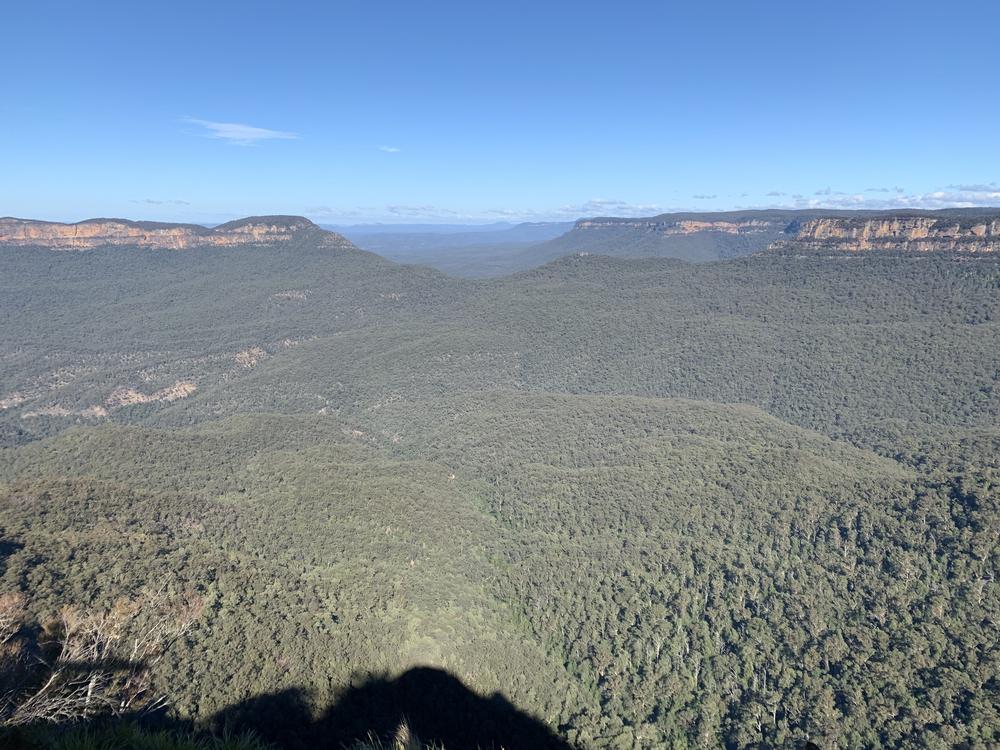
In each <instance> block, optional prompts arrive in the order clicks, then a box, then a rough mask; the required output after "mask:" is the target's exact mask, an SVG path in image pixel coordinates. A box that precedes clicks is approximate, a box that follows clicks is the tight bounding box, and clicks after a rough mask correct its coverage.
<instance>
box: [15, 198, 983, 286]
mask: <svg viewBox="0 0 1000 750" xmlns="http://www.w3.org/2000/svg"><path fill="white" fill-rule="evenodd" d="M404 228H407V229H408V230H412V229H413V227H404ZM384 229H385V231H378V229H377V227H374V226H371V225H368V226H363V227H348V228H346V229H345V230H344V231H345V233H346V234H345V235H341V234H338V233H335V232H331V231H329V230H326V229H323V228H321V227H319V226H317V225H316V224H314V223H313V222H311V221H309V220H308V219H305V218H303V217H298V216H255V217H248V218H245V219H240V220H237V221H232V222H228V223H226V224H222V225H219V226H217V227H214V228H207V227H203V226H199V225H195V224H166V223H159V222H137V221H130V220H126V219H89V220H87V221H81V222H78V223H75V224H61V223H56V222H45V221H36V220H30V219H16V218H10V217H8V218H0V244H6V245H24V246H27V245H35V246H42V247H49V248H52V249H56V250H86V249H91V248H96V247H102V246H107V245H138V246H145V247H156V248H165V249H174V250H180V249H185V248H189V247H195V246H206V245H207V246H226V247H229V246H237V245H251V244H257V245H260V244H275V243H285V242H289V241H290V240H293V239H299V240H301V239H302V238H303V237H304V236H308V237H310V238H312V237H315V238H316V239H318V240H321V241H322V243H323V244H328V245H333V246H341V247H342V246H345V245H347V244H350V243H351V242H354V243H356V244H357V245H358V246H360V247H362V248H363V249H366V250H369V251H371V252H375V253H377V254H379V255H382V256H383V257H385V258H387V259H389V260H392V261H396V262H402V263H410V264H419V265H427V266H431V267H434V268H437V269H438V270H442V271H445V272H446V273H450V274H452V275H456V276H472V277H475V276H498V275H504V274H509V273H514V272H517V271H524V270H527V269H530V268H534V267H536V266H539V265H543V264H544V263H547V262H549V261H551V260H554V259H556V258H558V257H561V256H563V255H572V254H593V255H607V256H612V257H622V258H642V257H665V258H677V259H680V260H685V261H690V262H707V261H714V260H721V259H725V258H733V257H739V256H744V255H750V254H753V253H758V252H763V251H773V252H792V253H803V252H808V253H844V252H847V253H859V252H872V251H878V252H919V253H926V252H952V253H996V252H1000V209H997V208H968V209H947V210H942V211H912V210H891V211H830V210H811V209H810V210H799V211H785V210H755V211H728V212H716V213H673V214H661V215H660V216H654V217H648V218H614V217H600V218H591V219H581V220H579V221H577V222H576V223H575V224H569V223H560V222H545V223H526V224H518V225H509V226H505V225H490V226H488V227H484V228H470V227H466V228H465V229H466V230H467V231H455V230H456V227H455V226H450V225H446V226H444V227H442V231H439V232H431V231H396V230H398V229H399V228H398V227H393V226H391V225H385V227H384Z"/></svg>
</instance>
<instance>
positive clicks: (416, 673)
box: [216, 667, 572, 750]
mask: <svg viewBox="0 0 1000 750" xmlns="http://www.w3.org/2000/svg"><path fill="white" fill-rule="evenodd" d="M309 717H310V712H309V710H308V707H307V705H306V702H305V700H304V699H303V696H302V694H301V693H298V692H297V691H294V690H291V691H285V692H283V693H277V694H274V695H267V696H261V697H259V698H254V699H251V700H249V701H246V702H244V703H241V704H238V705H236V706H233V707H231V708H229V709H226V710H225V711H223V712H221V713H220V714H219V715H218V716H217V717H216V726H217V727H222V726H228V727H230V728H244V727H249V728H251V729H253V730H254V731H255V732H256V733H257V734H258V735H260V736H261V737H262V738H264V739H266V740H269V741H271V742H275V743H276V744H280V745H281V746H282V747H288V748H296V749H298V748H330V749H331V750H336V749H339V748H341V747H343V746H344V745H349V744H350V743H351V742H352V741H354V740H359V739H366V738H368V737H369V736H376V737H380V738H382V739H393V738H394V737H396V736H397V733H398V732H400V729H401V727H406V728H407V729H408V731H409V732H410V733H411V734H412V735H413V736H415V737H416V738H419V739H420V740H421V741H422V742H425V743H431V744H440V745H442V746H444V748H446V750H477V748H478V749H480V750H500V748H504V750H528V749H529V748H538V749H539V750H546V749H547V748H551V750H572V746H571V745H570V744H569V743H568V742H566V741H565V740H563V739H561V738H560V737H558V736H557V735H556V734H555V733H554V732H552V730H551V729H549V727H548V726H546V725H545V724H544V723H542V722H541V721H539V720H538V719H536V718H534V717H532V716H530V715H529V714H526V713H524V712H523V711H520V710H518V709H517V708H516V707H515V706H514V705H513V704H512V703H511V702H510V701H508V700H507V699H506V698H505V697H504V696H503V695H501V694H499V693H494V694H493V695H492V696H489V697H484V696H481V695H478V694H477V693H475V692H473V691H472V690H470V689H469V688H468V687H467V686H466V685H465V684H464V683H463V682H462V681H461V680H459V679H458V678H457V677H455V676H454V675H452V674H450V673H448V672H446V671H444V670H441V669H434V668H431V667H417V668H414V669H411V670H409V671H407V672H405V673H403V674H402V675H400V676H399V677H397V678H395V679H388V678H384V677H383V678H374V679H370V680H368V681H366V682H364V683H362V684H360V685H357V686H352V687H350V688H348V689H347V690H345V691H344V693H343V694H342V695H341V696H340V698H339V699H338V700H337V702H336V703H335V704H334V705H332V706H330V708H328V709H327V710H326V711H325V712H324V713H323V715H322V716H321V717H320V718H319V719H318V720H316V721H313V720H311V719H310V718H309ZM405 731H406V730H404V732H405Z"/></svg>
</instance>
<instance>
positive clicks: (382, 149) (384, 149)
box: [378, 146, 402, 154]
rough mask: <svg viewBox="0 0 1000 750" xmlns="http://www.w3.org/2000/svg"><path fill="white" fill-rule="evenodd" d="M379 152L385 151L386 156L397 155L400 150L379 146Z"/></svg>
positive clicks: (393, 147)
mask: <svg viewBox="0 0 1000 750" xmlns="http://www.w3.org/2000/svg"><path fill="white" fill-rule="evenodd" d="M378 150H379V151H385V152H386V153H387V154H398V153H399V152H400V151H401V150H402V149H398V148H396V147H395V146H379V147H378Z"/></svg>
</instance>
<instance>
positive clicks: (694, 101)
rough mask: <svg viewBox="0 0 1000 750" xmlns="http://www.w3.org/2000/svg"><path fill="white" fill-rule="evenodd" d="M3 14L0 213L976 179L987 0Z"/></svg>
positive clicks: (995, 176)
mask: <svg viewBox="0 0 1000 750" xmlns="http://www.w3.org/2000/svg"><path fill="white" fill-rule="evenodd" d="M3 26H4V33H3V37H4V42H3V44H2V46H0V71H2V72H3V78H4V80H5V83H6V85H5V86H4V92H5V93H4V95H3V96H2V97H0V215H5V214H6V215H15V216H28V217H37V218H51V219H59V220H78V219H82V218H86V217H90V216H109V215H110V216H128V217H135V218H149V219H163V220H189V221H198V222H213V221H220V220H225V219H229V218H233V217H237V216H244V215H250V214H260V213H293V214H304V215H307V216H310V217H311V218H313V219H314V220H318V221H322V222H325V223H356V222H368V221H384V222H421V221H441V222H449V223H458V222H481V221H497V220H544V219H569V218H576V217H578V216H586V215H649V214H655V213H659V212H662V211H667V210H675V209H705V210H716V209H729V208H737V207H749V206H772V205H787V206H808V205H825V206H858V207H884V206H896V205H910V206H921V207H940V206H946V205H968V204H996V205H1000V185H998V183H1000V43H998V41H997V36H996V34H997V29H998V28H1000V3H998V2H996V1H995V0H977V1H975V2H969V1H967V0H952V1H951V2H948V3H944V2H922V1H921V0H911V2H896V1H895V0H886V1H885V2H879V1H878V0H869V1H868V2H852V1H844V2H830V1H826V2H819V1H815V0H797V1H796V2H785V1H781V2H768V1H767V0H756V1H755V2H746V1H744V2H708V1H707V0H701V1H700V2H657V3H652V2H649V3H645V2H632V3H629V2H621V3H608V2H601V3H595V2H539V1H538V0H536V2H531V3H522V2H516V1H515V2H509V1H508V2H503V3H475V2H462V3H458V2H455V3H446V2H433V1H430V2H412V0H411V1H410V2H377V1H375V0H370V1H369V2H322V3H320V2H316V3H304V2H286V3H278V2H273V3H262V2H226V1H213V2H199V3H189V2H183V1H176V0H174V1H172V2H156V1H155V0H148V1H145V2H129V3H118V2H98V3H81V2H72V3H70V2H64V3H53V2H45V1H44V0H34V1H33V2H30V3H29V2H25V1H23V0H12V2H11V3H7V4H5V7H4V12H3Z"/></svg>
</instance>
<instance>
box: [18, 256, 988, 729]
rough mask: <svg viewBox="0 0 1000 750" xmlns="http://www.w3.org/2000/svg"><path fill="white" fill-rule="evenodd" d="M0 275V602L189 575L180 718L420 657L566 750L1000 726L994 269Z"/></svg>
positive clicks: (197, 266)
mask: <svg viewBox="0 0 1000 750" xmlns="http://www.w3.org/2000/svg"><path fill="white" fill-rule="evenodd" d="M0 253H2V259H0V262H2V263H3V269H4V273H3V274H2V275H0V295H2V299H3V303H2V305H3V307H2V310H3V314H4V321H5V325H4V326H2V327H0V352H2V358H0V399H2V400H3V406H4V408H3V410H2V411H0V441H2V445H3V446H5V447H4V448H3V449H2V452H0V482H2V485H3V489H2V491H0V494H2V499H0V535H2V536H3V539H4V541H5V545H6V546H5V547H4V549H6V550H7V551H8V552H9V554H8V555H7V556H6V558H5V559H4V561H3V562H2V563H0V565H3V573H2V575H3V581H4V583H5V585H6V586H7V587H8V588H23V589H25V590H27V591H28V592H29V593H30V594H31V598H32V606H33V607H34V610H35V611H36V612H37V613H39V614H43V613H44V612H45V611H46V610H47V609H51V608H53V607H55V606H56V605H57V604H58V603H61V602H64V601H71V602H79V603H83V604H96V603H99V602H101V601H108V600H110V599H113V598H115V597H116V596H118V595H120V594H122V593H127V592H130V591H133V590H136V589H138V588H141V587H143V586H149V585H159V584H160V583H163V582H165V583H166V584H167V585H169V586H172V587H178V588H183V587H193V588H195V589H196V590H198V591H199V592H201V593H202V595H204V596H205V598H206V600H207V602H208V603H209V606H208V607H207V608H206V611H205V614H204V615H203V617H202V619H201V620H200V621H199V623H198V625H197V627H196V629H195V630H194V631H192V634H191V637H190V640H189V642H187V643H186V644H184V645H183V646H182V647H181V648H180V649H179V650H177V651H176V652H175V653H172V654H171V655H170V657H169V659H168V660H167V661H165V662H164V664H163V666H162V668H161V670H160V671H159V672H158V679H159V680H160V684H162V685H163V686H165V688H167V690H168V692H169V694H170V697H171V699H172V701H173V703H174V705H175V707H176V709H177V710H178V711H179V712H181V713H182V714H186V715H193V716H201V717H207V716H210V715H212V714H214V713H215V712H216V711H217V710H219V709H220V708H222V707H224V706H226V705H228V704H230V703H233V702H236V701H240V700H243V699H245V698H247V697H250V696H252V695H254V694H257V693H263V692H272V691H276V690H281V689H285V688H290V687H305V688H307V689H308V690H309V691H311V694H312V696H313V700H314V702H315V705H317V706H323V705H325V704H326V703H327V702H329V701H331V700H334V699H335V698H336V696H337V695H338V694H339V691H340V690H342V689H343V688H344V687H345V685H347V684H348V683H349V682H350V681H351V680H352V679H357V678H359V676H361V675H365V674H370V673H373V672H381V671H386V672H388V673H390V674H393V673H398V672H399V671H402V670H404V669H405V668H407V667H408V666H411V665H415V664H434V665H438V666H442V667H445V668H447V669H449V670H450V671H452V672H453V673H455V674H456V675H459V676H460V677H461V678H462V679H463V680H465V681H466V682H467V683H468V684H469V685H470V686H472V687H473V688H475V689H476V690H478V691H480V692H481V693H483V694H489V693H491V692H493V691H501V692H503V693H504V694H506V695H507V696H508V697H509V698H510V699H511V700H512V701H513V702H514V703H515V704H516V705H517V706H519V707H521V708H523V709H525V710H527V711H529V712H531V713H533V714H535V715H537V716H539V717H541V718H543V719H544V720H545V721H546V722H548V723H549V725H550V726H552V727H554V728H557V729H558V730H559V731H560V732H561V734H562V735H563V736H564V737H566V738H568V739H570V740H571V741H573V742H575V743H577V744H579V745H581V746H583V747H606V746H611V745H615V746H620V747H654V746H662V745H664V744H669V745H672V746H676V747H697V746H707V747H715V746H720V745H723V746H726V747H732V748H736V747H741V748H742V747H746V746H755V745H758V746H775V745H778V744H780V743H783V742H792V741H798V740H803V739H806V738H813V739H815V740H819V741H821V742H822V744H824V745H828V746H835V747H858V748H860V747H872V746H879V745H882V746H890V747H951V746H965V747H989V746H991V744H995V743H996V742H997V741H998V736H997V732H998V727H1000V717H998V716H997V714H996V706H997V704H998V691H1000V685H998V683H997V680H996V674H997V673H998V666H1000V665H998V663H997V660H998V652H997V639H996V623H997V616H998V612H1000V601H998V592H997V586H996V578H997V575H996V574H997V569H998V565H1000V561H998V558H997V547H998V544H997V528H1000V516H998V512H1000V490H998V482H1000V480H998V465H997V461H998V459H997V457H998V455H1000V430H998V419H1000V392H998V386H997V383H998V380H1000V322H998V321H1000V264H998V263H997V262H996V261H994V260H991V259H989V258H980V259H972V260H968V259H967V260H957V259H954V258H947V257H939V256H927V257H919V258H917V257H904V256H899V257H891V256H872V257H865V258H850V259H848V258H842V257H841V258H819V257H810V258H798V257H791V256H781V255H764V256H755V257H751V258H744V259H737V260H731V261H727V262H722V263H710V264H701V265H689V264H685V263H681V262H677V261H671V260H656V259H653V260H642V261H635V260H632V261H626V260H616V259H611V258H603V257H597V256H588V257H571V258H563V259H560V260H557V261H554V262H553V263H551V264H549V265H548V266H545V267H543V268H540V269H536V270H534V271H531V272H527V273H524V274H520V275H517V276H513V277H508V278H503V279H497V280H493V281H463V280H457V279H450V278H448V277H446V276H444V275H443V274H439V273H437V272H434V271H431V270H428V269H422V268H418V267H408V266H397V265H394V264H391V263H388V262H387V261H384V260H382V259H380V258H378V257H376V256H373V255H370V254H368V253H363V252H361V251H357V250H353V249H351V248H338V249H335V250H331V249H329V248H317V247H316V246H315V245H314V244H311V243H310V242H308V241H305V240H303V241H302V242H301V243H300V244H299V245H298V246H288V245H285V246H282V247H281V248H280V249H279V248H266V247H264V248H255V247H245V248H239V249H231V250H227V249H206V250H192V251H185V252H178V253H163V252H155V251H148V250H142V251H139V250H135V249H128V248H116V249H106V250H98V251H89V252H86V253H80V254H73V255H63V254H58V255H57V254H53V253H51V252H48V251H44V250H36V249H30V248H20V249H5V250H2V251H0ZM352 676H353V677H352Z"/></svg>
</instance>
